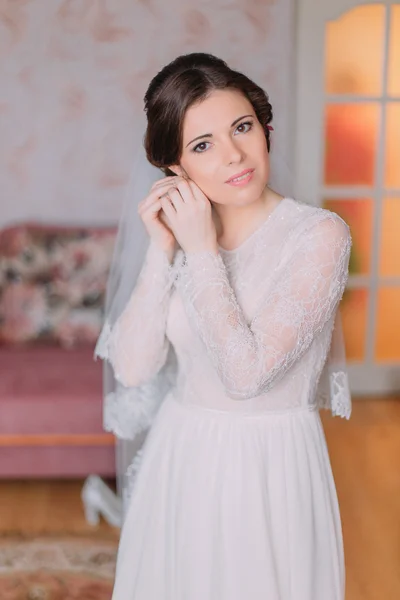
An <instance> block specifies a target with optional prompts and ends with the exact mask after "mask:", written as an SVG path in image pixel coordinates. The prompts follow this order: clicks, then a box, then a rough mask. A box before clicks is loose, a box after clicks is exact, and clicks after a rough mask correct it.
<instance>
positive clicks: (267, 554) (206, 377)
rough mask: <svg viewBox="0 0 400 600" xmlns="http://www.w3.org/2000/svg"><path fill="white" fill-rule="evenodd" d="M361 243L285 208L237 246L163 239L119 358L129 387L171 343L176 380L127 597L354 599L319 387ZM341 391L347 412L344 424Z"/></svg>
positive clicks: (126, 321)
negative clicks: (354, 244)
mask: <svg viewBox="0 0 400 600" xmlns="http://www.w3.org/2000/svg"><path fill="white" fill-rule="evenodd" d="M350 247H351V239H350V235H349V230H348V227H347V225H346V224H345V223H344V222H343V221H342V220H341V219H340V218H339V217H338V216H337V215H334V214H333V213H330V212H328V211H326V210H323V209H319V208H315V207H311V206H308V205H304V204H300V203H298V202H296V201H294V200H292V199H289V198H286V199H284V200H283V201H282V202H280V204H279V205H278V206H277V207H276V208H275V210H274V211H273V212H272V213H271V215H270V216H269V217H268V219H267V220H266V221H265V222H264V223H263V224H262V225H261V226H260V227H259V228H258V229H257V230H256V231H255V232H254V233H253V234H252V235H251V236H250V237H249V238H248V239H247V240H246V241H245V242H244V243H243V244H242V245H241V246H240V247H239V248H237V249H235V250H233V251H227V250H224V249H222V248H220V252H219V254H218V255H213V254H211V253H199V254H192V255H187V256H186V255H184V254H183V252H182V251H179V252H178V253H177V256H176V259H175V262H174V264H173V265H172V266H171V265H169V263H168V261H167V258H166V256H165V255H164V254H163V253H162V252H161V251H159V250H157V249H156V247H155V246H153V245H150V247H149V250H148V253H147V257H146V261H145V264H144V266H143V269H142V272H141V276H140V278H139V281H138V284H137V286H136V288H135V290H134V292H133V294H132V297H131V299H130V301H129V303H128V305H127V307H126V309H125V311H124V313H123V314H122V315H121V317H120V318H119V320H118V321H117V323H116V325H115V326H114V328H112V329H111V330H110V331H109V332H108V337H107V340H106V348H107V349H106V351H105V352H104V357H105V358H108V359H109V360H110V362H111V363H112V365H113V367H114V371H115V374H116V377H117V378H118V379H119V380H120V381H121V382H122V383H123V384H124V385H126V386H137V385H139V384H141V383H142V382H144V381H146V380H147V379H148V378H151V377H152V376H153V375H154V374H155V373H156V372H157V371H158V370H159V369H160V368H161V367H162V365H163V364H164V362H165V360H166V356H167V352H168V348H169V345H170V344H172V345H173V347H174V349H175V352H176V356H177V360H178V375H177V380H176V385H175V386H174V387H173V389H172V390H171V391H170V392H169V393H168V395H167V397H166V398H165V400H164V401H163V403H162V405H161V408H160V409H159V411H158V413H157V415H156V418H155V421H154V423H153V425H152V428H151V430H150V433H149V435H148V437H147V440H146V443H145V447H144V452H143V458H142V464H141V466H140V469H139V472H138V474H137V477H136V481H135V486H134V490H133V493H132V496H131V499H130V504H129V508H128V512H127V515H126V520H125V522H124V526H123V529H122V533H121V539H120V545H119V550H118V560H117V570H116V579H115V586H114V593H113V596H112V599H113V600H343V598H344V558H343V541H342V531H341V523H340V515H339V508H338V502H337V496H336V490H335V484H334V480H333V476H332V471H331V466H330V461H329V456H328V451H327V446H326V442H325V437H324V433H323V429H322V425H321V421H320V416H319V412H318V409H319V408H320V405H319V403H318V402H319V401H318V394H317V387H318V381H319V378H320V375H321V371H322V368H323V366H324V363H325V361H326V357H327V353H328V350H329V345H330V340H331V334H332V329H333V324H334V318H335V313H336V309H337V306H338V303H339V301H340V299H341V297H342V294H343V291H344V288H345V284H346V280H347V275H348V260H349V253H350ZM340 385H341V384H340V381H338V382H336V399H335V405H334V406H333V411H334V413H335V414H341V415H342V416H349V415H348V414H346V415H344V414H343V411H344V408H343V406H341V401H340V397H341V389H340Z"/></svg>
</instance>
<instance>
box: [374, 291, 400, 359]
mask: <svg viewBox="0 0 400 600" xmlns="http://www.w3.org/2000/svg"><path fill="white" fill-rule="evenodd" d="M399 307H400V287H398V288H395V287H393V288H389V287H387V288H381V289H380V290H379V292H378V314H377V319H376V320H377V332H376V346H375V358H376V360H377V361H378V362H388V361H394V360H396V361H397V360H400V310H399Z"/></svg>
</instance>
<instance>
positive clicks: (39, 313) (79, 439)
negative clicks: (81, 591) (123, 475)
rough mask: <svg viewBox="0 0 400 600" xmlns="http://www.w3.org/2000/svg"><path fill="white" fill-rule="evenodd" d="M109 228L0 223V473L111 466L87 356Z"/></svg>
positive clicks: (70, 472) (93, 368) (99, 306)
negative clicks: (3, 226) (8, 224)
mask: <svg viewBox="0 0 400 600" xmlns="http://www.w3.org/2000/svg"><path fill="white" fill-rule="evenodd" d="M114 239H115V230H114V229H113V228H103V229H100V228H83V227H81V228H77V227H53V226H44V225H39V224H32V223H28V224H21V225H17V226H13V227H8V228H4V229H3V230H2V231H0V455H1V459H0V477H3V478H5V477H24V478H25V477H85V476H86V475H88V474H90V473H97V474H98V475H101V476H106V477H107V476H113V475H114V473H115V460H114V443H113V439H112V436H110V435H108V434H106V433H104V431H103V429H102V365H101V362H100V361H99V362H95V361H94V360H93V350H94V345H95V341H96V339H97V336H98V334H99V332H100V328H101V321H102V310H103V303H104V295H105V286H106V280H107V275H108V270H109V265H110V261H111V255H112V249H113V245H114Z"/></svg>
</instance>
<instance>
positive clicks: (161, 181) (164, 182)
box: [151, 175, 182, 190]
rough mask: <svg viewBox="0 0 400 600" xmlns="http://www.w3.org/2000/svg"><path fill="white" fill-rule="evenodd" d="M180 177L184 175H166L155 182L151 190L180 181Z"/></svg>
mask: <svg viewBox="0 0 400 600" xmlns="http://www.w3.org/2000/svg"><path fill="white" fill-rule="evenodd" d="M180 179H182V177H180V176H179V175H174V176H171V177H164V178H163V179H159V180H158V181H156V182H155V183H153V185H152V186H151V190H153V189H156V188H159V187H164V186H166V185H171V184H173V183H174V182H177V181H179V180H180Z"/></svg>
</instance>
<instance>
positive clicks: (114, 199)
mask: <svg viewBox="0 0 400 600" xmlns="http://www.w3.org/2000/svg"><path fill="white" fill-rule="evenodd" d="M293 4H294V0H169V1H168V2H164V1H163V0H0V226H1V225H3V224H5V223H10V222H15V221H20V220H25V219H39V220H42V221H45V222H56V223H99V224H101V223H110V222H114V221H115V220H116V219H117V218H118V215H119V211H120V207H121V201H122V197H123V191H124V187H125V185H126V183H127V180H128V177H129V169H130V162H131V159H132V155H133V151H134V146H135V141H134V140H135V135H134V132H135V122H136V119H137V114H138V111H140V109H141V105H142V98H143V94H144V91H145V89H146V86H147V84H148V82H149V80H150V78H151V77H152V76H153V75H154V74H155V73H156V71H157V70H158V69H159V68H161V67H162V66H163V65H164V64H165V63H166V62H168V61H169V60H171V59H172V58H174V57H175V56H176V55H178V54H181V53H186V52H193V51H207V52H212V53H214V54H217V55H219V56H221V57H222V58H224V59H226V60H227V61H228V62H229V64H230V65H232V66H233V67H236V68H239V69H242V70H244V71H245V72H246V73H247V74H248V75H250V76H251V77H253V78H254V79H255V80H256V81H257V83H259V84H261V85H262V86H263V87H264V88H265V89H266V90H267V91H268V92H269V93H270V96H271V99H272V102H273V105H274V108H275V113H276V119H275V122H274V126H275V135H276V137H277V139H279V143H280V145H281V147H282V148H283V149H284V152H287V151H289V150H290V131H291V129H292V127H291V121H290V115H291V114H292V112H293V111H292V107H291V105H290V102H291V99H292V83H291V82H292V81H293V78H292V56H293V51H294V49H293V39H294V36H293V23H294V17H293V10H294V9H293Z"/></svg>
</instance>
